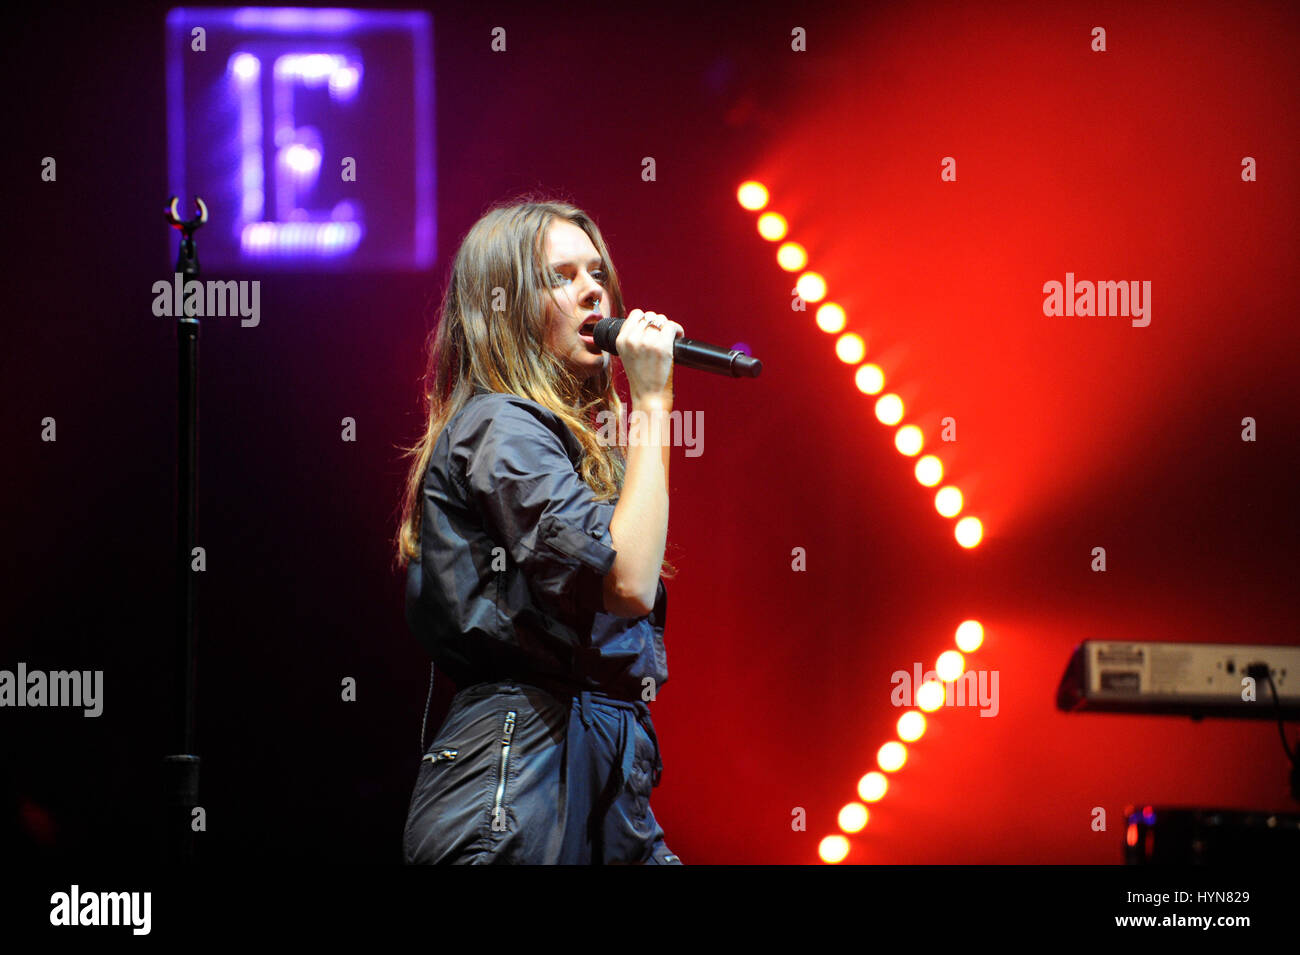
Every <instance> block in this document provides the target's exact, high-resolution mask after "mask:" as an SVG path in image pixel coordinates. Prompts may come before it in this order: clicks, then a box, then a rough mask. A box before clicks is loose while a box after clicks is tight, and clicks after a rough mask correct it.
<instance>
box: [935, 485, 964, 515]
mask: <svg viewBox="0 0 1300 955" xmlns="http://www.w3.org/2000/svg"><path fill="white" fill-rule="evenodd" d="M934 509H935V510H936V511H938V512H939V513H940V514H942V515H943V516H944V517H956V516H957V515H958V514H960V513H961V491H959V490H957V488H955V487H952V486H951V485H949V486H948V487H945V488H940V489H939V493H938V494H936V495H935V496H934Z"/></svg>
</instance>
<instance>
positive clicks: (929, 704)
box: [916, 680, 946, 713]
mask: <svg viewBox="0 0 1300 955" xmlns="http://www.w3.org/2000/svg"><path fill="white" fill-rule="evenodd" d="M945 700H946V695H945V693H944V689H943V684H942V683H940V682H939V681H938V680H926V681H925V682H924V683H922V684H921V688H920V689H918V690H917V691H916V705H917V706H918V707H920V708H921V709H923V710H925V711H926V712H927V713H933V712H934V711H935V710H937V709H938V708H939V707H941V706H943V704H944V702H945Z"/></svg>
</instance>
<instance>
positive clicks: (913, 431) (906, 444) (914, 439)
mask: <svg viewBox="0 0 1300 955" xmlns="http://www.w3.org/2000/svg"><path fill="white" fill-rule="evenodd" d="M923 444H925V437H924V436H923V435H922V434H921V429H920V428H918V427H917V426H916V425H914V424H905V425H903V427H901V428H899V429H898V431H897V432H896V433H895V434H894V447H896V448H898V450H899V452H900V453H902V454H906V455H907V456H908V457H909V458H910V457H913V456H914V455H917V454H919V453H920V452H921V446H922V445H923Z"/></svg>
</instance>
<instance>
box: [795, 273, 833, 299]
mask: <svg viewBox="0 0 1300 955" xmlns="http://www.w3.org/2000/svg"><path fill="white" fill-rule="evenodd" d="M794 290H795V291H796V292H798V293H799V297H800V298H801V299H803V300H804V301H805V302H820V301H821V300H822V299H824V298H825V297H826V280H825V279H824V278H822V277H821V276H820V275H818V274H817V273H816V272H805V273H804V274H803V275H801V276H799V281H797V282H795V283H794Z"/></svg>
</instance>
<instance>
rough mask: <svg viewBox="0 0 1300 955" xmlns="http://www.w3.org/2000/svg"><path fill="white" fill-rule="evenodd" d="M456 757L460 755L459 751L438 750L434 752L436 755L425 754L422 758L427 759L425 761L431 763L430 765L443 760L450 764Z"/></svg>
mask: <svg viewBox="0 0 1300 955" xmlns="http://www.w3.org/2000/svg"><path fill="white" fill-rule="evenodd" d="M458 755H460V750H458V749H440V750H438V752H436V753H428V754H426V755H425V757H424V758H425V759H427V760H428V761H429V762H431V763H437V762H441V761H442V760H444V759H445V760H446V761H447V762H451V761H452V760H453V759H455V758H456V757H457V756H458Z"/></svg>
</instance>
